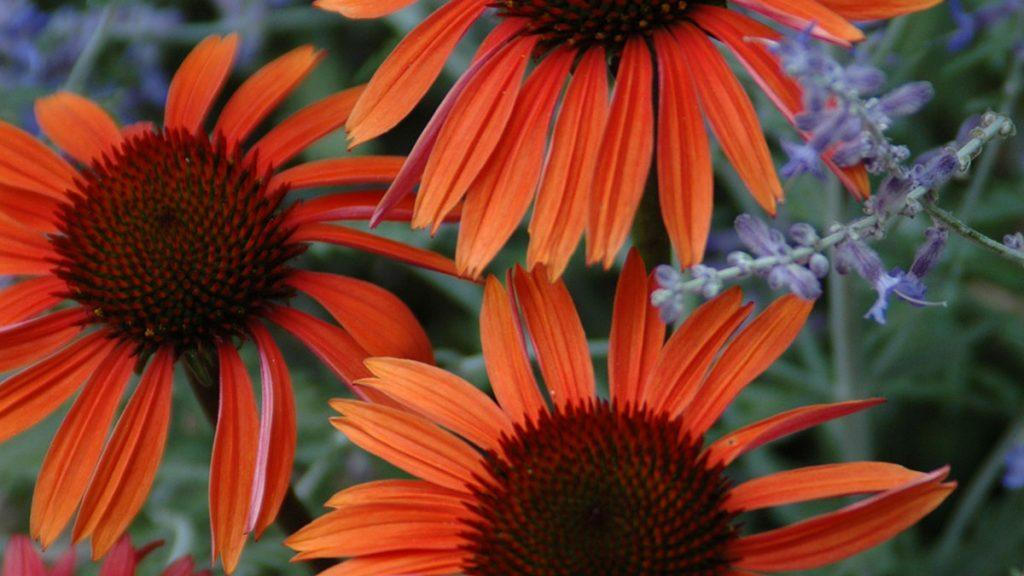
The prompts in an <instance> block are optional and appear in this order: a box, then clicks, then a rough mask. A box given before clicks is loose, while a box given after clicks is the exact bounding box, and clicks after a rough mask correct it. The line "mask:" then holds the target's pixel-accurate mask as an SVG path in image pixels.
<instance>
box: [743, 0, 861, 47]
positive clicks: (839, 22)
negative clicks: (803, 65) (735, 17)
mask: <svg viewBox="0 0 1024 576" xmlns="http://www.w3.org/2000/svg"><path fill="white" fill-rule="evenodd" d="M736 3H737V4H739V5H740V6H743V7H744V8H749V9H751V10H753V11H755V12H760V13H761V14H764V15H765V16H767V17H769V18H771V19H773V20H775V21H776V22H778V23H780V24H782V25H784V26H789V27H790V28H793V29H794V30H801V31H802V30H806V29H808V28H809V27H811V26H812V25H813V26H814V28H813V29H812V31H811V33H812V34H813V35H815V36H817V37H819V38H821V39H823V40H828V41H829V42H834V43H836V44H839V45H842V46H849V45H850V43H851V42H860V41H861V40H863V39H864V33H863V32H861V30H860V28H857V27H856V26H854V25H853V24H850V22H849V21H847V20H846V19H845V18H843V17H842V16H840V15H839V14H836V13H835V12H833V11H832V10H829V9H828V8H826V7H825V6H823V5H822V4H824V3H823V2H819V1H817V0H736ZM864 3H865V4H870V3H871V2H864Z"/></svg>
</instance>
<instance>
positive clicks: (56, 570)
mask: <svg viewBox="0 0 1024 576" xmlns="http://www.w3.org/2000/svg"><path fill="white" fill-rule="evenodd" d="M161 545H163V542H161V541H159V540H158V541H156V542H150V543H149V544H147V545H145V546H143V547H142V548H136V547H135V546H134V545H132V541H131V538H129V537H128V536H127V535H125V536H122V537H121V539H120V540H118V542H117V544H115V545H114V547H113V548H112V549H111V550H110V554H108V555H107V558H106V560H104V561H103V564H102V565H101V566H100V571H99V576H135V572H136V569H137V567H138V564H139V562H141V561H142V560H143V559H145V558H146V556H148V555H149V554H150V553H151V552H153V551H154V550H156V549H157V548H159V547H160V546H161ZM74 575H75V549H74V548H69V549H68V551H67V552H66V553H65V554H64V555H63V556H61V558H60V560H58V561H57V563H56V564H55V565H53V566H52V567H51V568H49V569H47V568H46V564H44V563H43V558H42V556H41V555H40V554H39V552H37V551H36V549H35V548H33V547H32V541H31V540H30V539H29V538H28V537H27V536H21V535H15V536H12V537H11V539H10V540H8V541H7V546H6V547H5V549H4V558H3V570H2V571H0V576H74ZM160 576H210V571H209V570H202V571H198V570H196V565H195V562H194V561H193V560H192V558H191V557H189V556H185V557H183V558H179V559H178V560H175V561H174V562H172V563H171V565H170V566H168V567H167V568H165V569H164V571H163V572H161V573H160Z"/></svg>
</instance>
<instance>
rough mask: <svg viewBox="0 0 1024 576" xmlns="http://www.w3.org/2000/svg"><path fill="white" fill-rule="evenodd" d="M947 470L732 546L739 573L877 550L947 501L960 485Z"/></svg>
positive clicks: (800, 566) (801, 566)
mask: <svg viewBox="0 0 1024 576" xmlns="http://www.w3.org/2000/svg"><path fill="white" fill-rule="evenodd" d="M948 473H949V470H948V469H946V468H944V469H940V470H938V471H936V472H933V473H931V474H927V475H924V476H923V477H921V478H920V479H919V480H917V481H914V482H910V483H908V484H905V485H903V486H902V487H900V488H897V489H894V490H889V491H887V492H883V493H882V494H879V495H877V496H874V497H872V498H868V499H866V500H863V501H861V502H857V503H856V504H853V505H850V506H847V507H845V508H843V509H841V510H838V511H836V512H832V513H830V514H824V515H821V516H817V517H814V518H811V519H809V520H804V521H803V522H798V523H796V524H793V525H791V526H786V527H785V528H778V529H775V530H770V531H768V532H764V533H761V534H755V535H753V536H745V537H743V538H740V539H739V540H736V541H735V542H734V543H733V544H732V545H731V546H730V552H731V553H732V554H733V555H734V557H735V558H736V560H735V561H734V562H733V564H735V565H736V566H737V567H739V568H746V569H749V570H759V571H764V572H783V571H790V570H811V569H814V568H818V567H820V566H826V565H828V564H832V563H833V562H838V561H839V560H842V559H844V558H848V557H850V556H853V555H855V554H858V553H860V552H863V551H864V550H867V549H869V548H873V547H874V546H877V545H878V544H881V543H882V542H885V541H886V540H889V539H890V538H892V537H894V536H896V535H897V534H899V533H900V532H902V531H904V530H906V529H907V528H909V527H910V526H912V525H913V524H915V523H917V521H918V520H920V519H921V518H923V517H924V516H925V515H927V514H928V513H929V512H931V511H932V510H934V509H935V508H937V507H938V506H939V504H941V503H942V501H943V500H945V499H946V498H947V497H948V496H949V495H950V493H951V492H952V491H953V489H954V488H955V487H956V484H955V483H952V482H943V480H944V479H945V478H946V475H947V474H948Z"/></svg>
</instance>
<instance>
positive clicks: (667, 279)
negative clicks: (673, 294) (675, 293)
mask: <svg viewBox="0 0 1024 576" xmlns="http://www.w3.org/2000/svg"><path fill="white" fill-rule="evenodd" d="M654 279H655V280H656V281H657V282H658V286H661V287H662V288H664V289H666V290H675V289H676V287H677V286H679V284H680V283H681V282H682V279H683V276H682V274H680V273H679V271H678V270H676V269H675V268H673V267H672V266H669V265H667V264H662V265H660V266H658V267H657V268H655V269H654Z"/></svg>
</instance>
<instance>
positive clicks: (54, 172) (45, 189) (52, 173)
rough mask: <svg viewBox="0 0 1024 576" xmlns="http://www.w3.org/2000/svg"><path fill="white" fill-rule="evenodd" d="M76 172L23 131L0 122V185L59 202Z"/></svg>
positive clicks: (72, 181)
mask: <svg viewBox="0 0 1024 576" xmlns="http://www.w3.org/2000/svg"><path fill="white" fill-rule="evenodd" d="M75 174H76V171H75V169H74V168H72V167H71V165H70V164H68V163H67V161H65V160H64V159H63V158H61V157H60V156H58V155H57V154H56V153H54V151H53V150H50V149H49V148H47V147H46V146H44V145H43V143H42V142H40V141H38V140H36V139H35V138H33V137H32V135H31V134H29V133H28V132H25V131H24V130H22V129H20V128H17V127H15V126H12V125H10V124H8V123H6V122H3V121H0V182H3V183H4V184H5V185H8V186H13V187H15V188H23V189H25V190H31V191H32V192H36V193H38V194H43V195H45V196H49V197H51V198H53V199H55V200H63V199H64V198H65V197H66V196H67V191H68V190H70V189H71V188H72V187H74V185H75Z"/></svg>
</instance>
